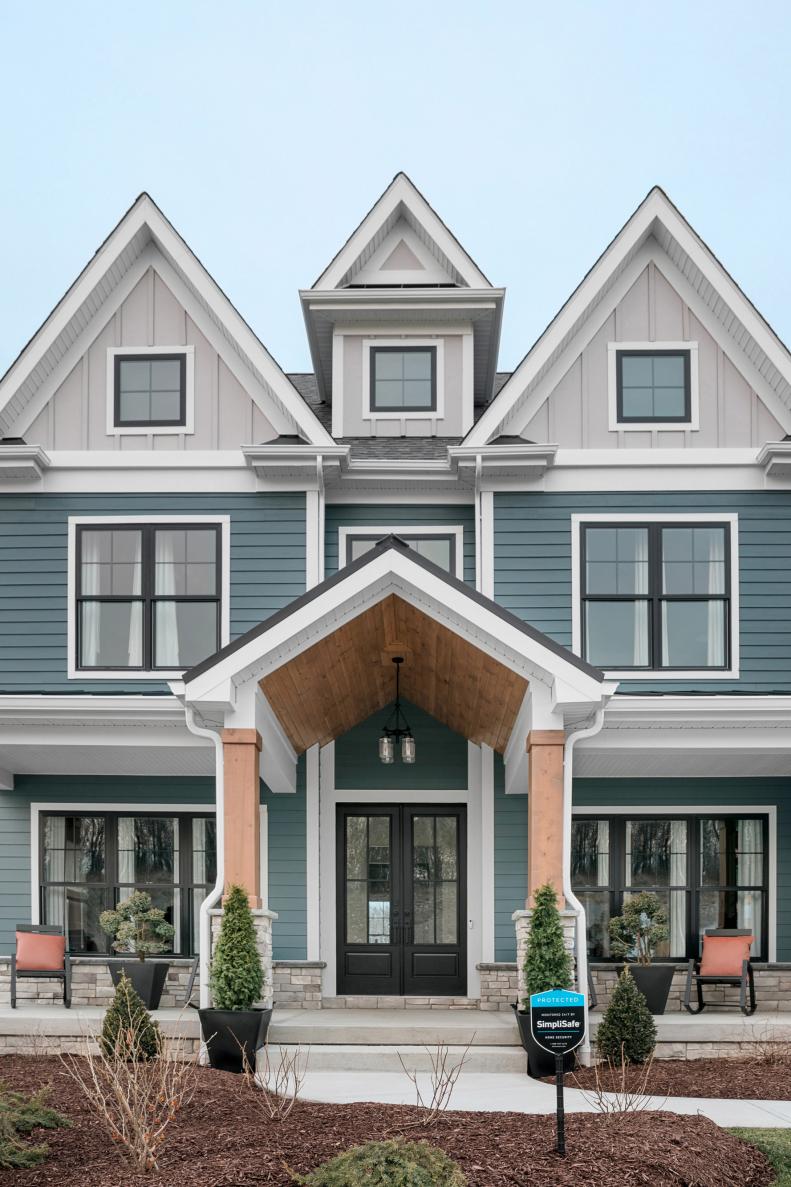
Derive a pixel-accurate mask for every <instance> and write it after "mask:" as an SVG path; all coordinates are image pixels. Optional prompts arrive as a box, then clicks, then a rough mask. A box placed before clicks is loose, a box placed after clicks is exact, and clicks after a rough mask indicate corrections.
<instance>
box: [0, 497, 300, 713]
mask: <svg viewBox="0 0 791 1187" xmlns="http://www.w3.org/2000/svg"><path fill="white" fill-rule="evenodd" d="M72 515H77V516H94V515H95V516H96V520H97V522H99V521H101V519H102V518H103V517H104V516H114V515H128V516H135V517H138V516H139V518H140V522H141V523H145V522H146V520H147V518H148V516H150V515H158V516H162V515H174V516H184V515H189V516H196V517H198V518H199V517H200V516H201V515H228V516H230V520H231V639H234V638H236V637H238V636H239V635H241V634H243V633H244V632H245V631H247V630H249V629H250V627H253V626H255V625H256V624H257V623H259V622H260V621H261V620H262V619H264V618H268V617H269V615H270V614H273V613H274V612H275V611H276V610H279V609H281V607H283V606H285V605H286V604H287V603H288V602H290V601H291V600H292V599H293V598H295V597H297V596H298V595H299V594H301V593H303V592H304V590H305V495H304V494H301V493H289V494H221V493H220V494H183V495H177V494H145V495H132V494H130V495H100V494H90V495H88V494H85V495H3V496H2V497H0V692H25V693H33V692H67V691H68V692H91V693H97V692H139V693H143V692H162V691H167V686H166V685H164V684H163V683H162V682H161V681H156V680H152V681H150V682H149V681H146V680H139V679H135V680H130V681H128V682H122V681H112V680H107V681H103V680H97V679H94V678H91V679H88V680H81V679H80V678H79V677H78V678H76V679H73V680H69V679H68V677H67V658H66V628H67V624H66V607H67V588H66V586H67V545H68V519H69V516H72Z"/></svg>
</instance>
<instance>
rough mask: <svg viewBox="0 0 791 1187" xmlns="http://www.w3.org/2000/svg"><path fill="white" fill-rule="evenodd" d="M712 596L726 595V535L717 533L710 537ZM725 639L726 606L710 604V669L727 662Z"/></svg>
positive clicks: (709, 590)
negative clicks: (724, 647)
mask: <svg viewBox="0 0 791 1187" xmlns="http://www.w3.org/2000/svg"><path fill="white" fill-rule="evenodd" d="M708 585H709V588H708V592H709V593H710V594H723V593H725V533H724V532H720V531H716V532H711V533H710V535H709V581H708ZM724 638H725V604H724V603H723V602H709V630H708V640H707V651H708V654H707V663H708V664H709V666H710V667H721V666H722V664H723V663H724V662H725V655H724V651H723V646H724Z"/></svg>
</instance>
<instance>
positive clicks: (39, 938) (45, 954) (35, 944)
mask: <svg viewBox="0 0 791 1187" xmlns="http://www.w3.org/2000/svg"><path fill="white" fill-rule="evenodd" d="M22 977H37V978H40V979H42V978H53V979H57V980H59V981H62V982H63V1004H64V1006H65V1007H66V1009H67V1010H68V1009H69V1007H70V1006H71V961H70V959H69V953H68V950H67V948H66V937H65V936H64V934H63V932H62V931H61V929H60V928H59V927H43V926H40V925H39V924H31V923H18V924H17V928H16V951H15V952H14V954H13V956H12V957H11V1009H12V1010H15V1009H16V983H17V980H18V979H19V978H22Z"/></svg>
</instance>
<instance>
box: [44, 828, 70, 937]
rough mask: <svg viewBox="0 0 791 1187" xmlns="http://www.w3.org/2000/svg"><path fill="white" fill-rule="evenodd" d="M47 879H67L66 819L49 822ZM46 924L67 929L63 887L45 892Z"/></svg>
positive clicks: (60, 880) (59, 880)
mask: <svg viewBox="0 0 791 1187" xmlns="http://www.w3.org/2000/svg"><path fill="white" fill-rule="evenodd" d="M46 835H47V878H48V880H49V881H50V882H63V881H64V880H65V877H66V817H65V816H50V817H49V819H48V820H47V834H46ZM44 922H45V923H48V924H49V925H50V926H51V927H63V928H64V929H65V927H66V894H65V891H64V889H63V887H62V886H48V887H47V889H46V890H45V892H44Z"/></svg>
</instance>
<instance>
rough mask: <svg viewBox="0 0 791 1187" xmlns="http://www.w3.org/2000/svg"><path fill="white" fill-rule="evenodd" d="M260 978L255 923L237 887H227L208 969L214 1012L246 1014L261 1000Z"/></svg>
mask: <svg viewBox="0 0 791 1187" xmlns="http://www.w3.org/2000/svg"><path fill="white" fill-rule="evenodd" d="M263 984H264V974H263V970H262V968H261V958H260V956H259V955H258V948H257V946H256V936H255V923H254V922H253V915H252V912H251V910H250V905H249V903H248V902H247V894H246V892H245V891H244V890H243V889H242V887H241V886H229V887H228V894H227V897H226V899H225V904H224V906H223V913H222V922H221V923H220V935H219V939H218V940H217V947H216V948H215V950H214V959H213V961H212V966H211V992H212V999H213V1001H214V1008H215V1009H216V1010H249V1009H250V1007H251V1006H252V1004H253V1002H257V1001H258V1000H259V998H260V997H261V990H262V988H263Z"/></svg>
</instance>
